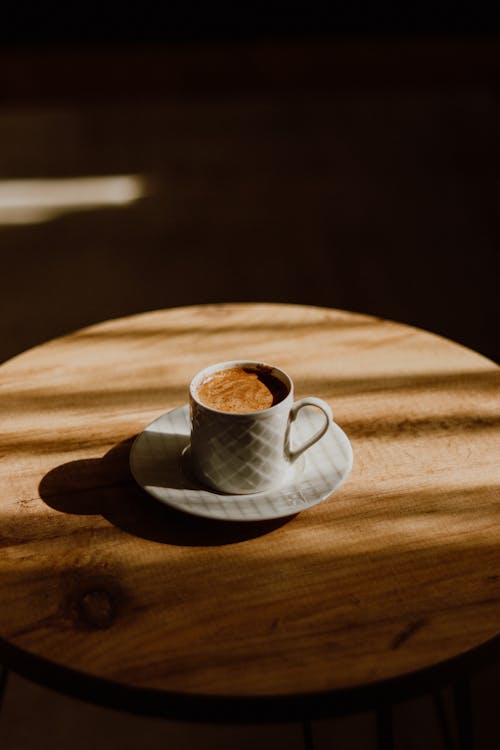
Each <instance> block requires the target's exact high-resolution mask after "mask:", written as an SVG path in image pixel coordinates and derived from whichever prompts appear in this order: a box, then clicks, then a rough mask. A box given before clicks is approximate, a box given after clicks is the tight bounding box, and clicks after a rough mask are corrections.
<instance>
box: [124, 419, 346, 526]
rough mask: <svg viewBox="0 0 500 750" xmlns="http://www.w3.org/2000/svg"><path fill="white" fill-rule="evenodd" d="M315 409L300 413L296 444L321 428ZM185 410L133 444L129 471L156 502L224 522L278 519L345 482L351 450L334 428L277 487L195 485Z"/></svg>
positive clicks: (295, 427) (315, 501)
mask: <svg viewBox="0 0 500 750" xmlns="http://www.w3.org/2000/svg"><path fill="white" fill-rule="evenodd" d="M323 419H324V417H323V415H322V414H321V412H319V411H317V410H316V409H302V410H301V411H300V412H299V414H298V417H297V419H296V421H295V422H294V425H293V436H294V442H295V443H296V444H300V443H301V442H302V441H304V440H305V439H306V438H307V437H309V436H310V435H312V434H313V433H314V432H315V430H317V429H318V428H319V426H320V425H321V424H322V423H323ZM190 429H191V426H190V420H189V407H188V406H187V405H186V406H181V407H179V408H177V409H172V410H171V411H168V412H167V413H166V414H163V415H162V416H161V417H159V418H158V419H156V420H155V421H154V422H152V423H151V424H150V425H148V427H146V428H145V430H143V432H141V433H140V434H139V435H138V436H137V437H136V439H135V441H134V443H133V445H132V448H131V451H130V468H131V471H132V475H133V477H134V479H135V480H136V482H137V483H138V484H139V485H140V486H141V487H142V488H143V489H144V490H146V492H148V493H149V494H150V495H152V496H153V497H155V498H156V499H157V500H160V502H162V503H165V505H169V506H170V507H172V508H176V509H177V510H180V511H184V512H185V513H190V514H192V515H195V516H203V517H205V518H214V519H219V520H224V521H265V520H270V519H273V518H283V517H286V516H290V515H293V514H295V513H299V512H300V511H302V510H305V509H306V508H311V507H312V506H313V505H317V504H318V503H320V502H322V501H323V500H325V499H326V498H328V497H330V495H332V493H334V492H335V491H336V490H338V488H339V487H340V486H341V485H342V484H343V483H344V482H345V480H346V479H347V477H348V476H349V473H350V471H351V468H352V462H353V455H352V447H351V444H350V442H349V439H348V437H347V435H346V434H345V432H344V431H343V430H341V428H340V427H339V426H338V425H337V424H335V423H333V424H332V425H331V427H330V428H329V429H328V431H327V433H326V434H325V435H324V437H322V438H321V440H319V441H318V442H317V443H315V444H314V445H313V446H312V447H311V448H309V449H308V450H307V451H305V453H304V454H302V456H303V460H302V461H297V462H296V465H295V464H294V468H293V471H292V472H291V474H290V475H289V476H288V477H287V478H286V479H285V481H284V482H283V484H282V485H280V486H279V487H278V488H274V489H271V490H265V491H264V492H256V493H253V494H251V495H228V494H224V493H222V492H217V491H215V490H211V489H208V488H206V487H204V486H203V485H202V484H200V483H199V482H198V481H197V480H196V478H195V477H194V475H193V474H192V473H191V470H190V466H189V450H187V449H188V446H189V436H190Z"/></svg>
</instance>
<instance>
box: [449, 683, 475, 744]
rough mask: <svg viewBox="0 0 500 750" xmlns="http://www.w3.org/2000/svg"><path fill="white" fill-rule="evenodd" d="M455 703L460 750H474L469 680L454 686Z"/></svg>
mask: <svg viewBox="0 0 500 750" xmlns="http://www.w3.org/2000/svg"><path fill="white" fill-rule="evenodd" d="M453 703H454V708H455V716H456V722H457V729H458V747H459V749H460V750H472V748H473V746H474V742H473V724H472V706H471V697H470V682H469V680H468V679H467V678H464V679H462V680H459V681H457V682H455V683H454V684H453Z"/></svg>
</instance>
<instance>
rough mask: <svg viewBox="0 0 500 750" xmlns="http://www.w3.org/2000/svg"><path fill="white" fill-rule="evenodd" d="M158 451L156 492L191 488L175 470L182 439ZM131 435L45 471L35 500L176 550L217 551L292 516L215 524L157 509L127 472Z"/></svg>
mask: <svg viewBox="0 0 500 750" xmlns="http://www.w3.org/2000/svg"><path fill="white" fill-rule="evenodd" d="M165 437H166V436H165V435H163V439H162V447H163V449H164V450H165V463H164V464H163V466H162V473H161V477H159V481H161V483H162V486H169V487H174V488H188V487H190V488H196V487H199V485H198V484H197V483H196V480H194V478H193V477H192V476H190V475H189V473H188V472H186V471H182V470H181V455H180V447H181V446H182V447H184V446H185V445H186V442H187V440H186V436H184V435H169V436H168V441H167V442H165ZM135 438H136V435H133V436H132V437H130V438H128V439H126V440H123V441H121V442H120V443H117V444H116V445H115V446H113V448H111V449H110V450H109V451H108V452H107V453H106V454H105V455H104V456H102V457H100V458H92V459H82V460H79V461H69V462H67V463H64V464H61V465H59V466H56V467H55V468H53V469H51V470H50V471H49V472H48V473H47V474H45V476H44V477H43V478H42V480H41V482H40V484H39V488H38V489H39V494H40V497H41V499H42V500H43V501H44V502H45V503H46V504H47V505H48V506H49V507H51V508H53V509H54V510H56V511H58V512H60V513H69V514H72V515H80V516H87V515H101V516H103V518H105V519H106V520H107V521H109V523H111V524H113V525H114V526H115V527H117V528H118V529H121V530H122V531H124V532H126V533H128V534H131V535H133V536H136V537H140V538H142V539H147V540H149V541H154V542H159V543H162V544H170V545H177V546H220V545H225V544H235V543H237V542H241V541H245V540H248V539H252V538H255V537H259V536H262V535H264V534H268V533H270V532H271V531H273V530H274V529H276V528H279V527H280V526H283V525H284V524H286V523H287V522H288V521H289V520H290V519H291V518H292V517H293V516H289V517H287V518H278V519H272V520H267V521H242V522H239V521H219V520H215V519H209V518H203V517H199V516H192V515H189V514H187V513H182V512H181V511H178V510H175V509H174V508H170V507H168V506H166V505H163V503H161V502H160V501H159V500H156V499H155V498H153V497H151V496H150V495H149V494H148V493H147V492H145V491H144V490H143V489H142V488H141V487H139V485H138V484H137V483H136V482H135V480H134V478H133V476H132V474H131V471H130V466H129V457H130V449H131V447H132V444H133V442H134V440H135Z"/></svg>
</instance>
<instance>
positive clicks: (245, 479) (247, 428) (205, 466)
mask: <svg viewBox="0 0 500 750" xmlns="http://www.w3.org/2000/svg"><path fill="white" fill-rule="evenodd" d="M233 367H244V368H262V367H264V368H266V370H267V371H268V372H269V373H270V374H271V375H272V376H274V377H275V378H278V379H279V380H280V381H281V382H282V383H284V384H285V386H286V392H287V395H286V397H285V398H284V399H283V400H282V401H279V402H278V403H276V404H274V405H273V406H270V407H269V408H268V409H263V410H262V411H253V412H246V413H244V414H238V413H232V412H224V411H218V410H216V409H213V408H211V407H209V406H206V405H205V404H204V403H202V401H201V400H200V398H199V396H198V388H199V387H200V385H201V384H202V383H203V382H204V381H205V380H206V379H207V378H209V377H210V376H211V375H213V374H215V373H216V372H220V371H221V370H227V369H231V368H233ZM189 404H190V413H191V445H190V460H191V466H192V469H193V471H194V472H195V474H196V476H197V477H198V479H199V480H200V481H201V482H202V483H203V484H205V485H208V486H209V487H211V488H212V489H215V490H218V491H220V492H225V493H229V494H249V493H252V492H261V491H262V490H267V489H270V488H273V487H278V486H279V485H280V484H282V483H283V482H284V481H285V480H286V479H287V478H288V477H289V476H290V475H291V473H292V467H293V464H294V462H295V461H296V460H297V458H298V457H299V456H300V455H302V454H303V453H304V451H306V450H307V449H308V448H310V447H311V446H312V445H314V443H316V442H317V441H318V440H320V438H322V437H323V435H324V434H325V433H326V431H327V430H328V428H329V427H330V425H331V423H332V421H333V416H332V411H331V409H330V406H329V405H328V404H327V403H326V401H323V400H322V399H320V398H316V397H314V396H309V397H307V398H302V399H300V400H299V401H295V402H294V400H293V382H292V379H291V378H290V376H289V375H287V374H286V372H284V371H283V370H280V369H279V368H277V367H273V366H272V365H266V364H265V363H263V362H255V361H248V360H234V361H231V362H221V363H219V364H215V365H211V366H210V367H206V368H205V369H203V370H201V371H200V372H198V374H197V375H195V376H194V378H193V380H192V381H191V384H190V387H189ZM306 406H309V407H316V408H318V409H320V410H321V411H322V412H323V414H324V417H325V420H324V424H323V425H322V426H321V428H320V429H319V430H317V431H316V432H315V433H314V434H313V435H311V436H310V437H309V438H308V439H307V440H306V441H305V442H304V443H303V444H302V445H300V446H299V447H297V448H293V449H292V447H291V443H292V437H293V435H292V433H293V427H292V425H293V422H294V420H295V418H296V417H297V414H298V413H299V411H300V410H301V409H303V408H304V407H306Z"/></svg>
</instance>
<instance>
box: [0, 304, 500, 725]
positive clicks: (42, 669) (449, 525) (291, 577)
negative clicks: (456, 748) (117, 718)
mask: <svg viewBox="0 0 500 750" xmlns="http://www.w3.org/2000/svg"><path fill="white" fill-rule="evenodd" d="M246 357H248V358H251V359H258V360H262V361H265V362H270V363H273V364H276V365H277V366H279V367H281V368H284V369H285V370H286V371H288V372H289V373H290V375H291V376H292V377H293V378H294V380H295V384H296V396H297V397H301V396H307V395H316V396H319V397H321V398H323V399H325V400H327V401H328V402H329V403H330V405H331V407H332V409H333V412H334V415H335V419H336V422H337V423H338V424H339V425H340V426H341V427H342V429H343V430H344V431H345V432H346V434H347V435H348V436H349V439H350V441H351V444H352V447H353V450H354V467H353V470H352V473H351V475H350V477H349V478H348V480H347V481H346V483H345V484H344V485H343V486H342V487H341V488H340V489H339V490H338V491H337V492H335V493H334V494H332V495H331V496H330V497H329V498H328V499H326V500H325V501H323V502H321V503H319V504H318V505H316V506H315V507H312V508H309V509H308V510H305V511H303V512H302V513H297V514H295V515H293V516H290V517H287V518H280V519H274V520H270V521H262V522H250V523H244V522H241V523H238V522H236V523H234V522H223V521H213V520H208V519H204V518H198V517H195V516H191V515H188V514H184V513H182V512H179V511H176V510H172V509H170V508H168V507H166V506H165V505H162V504H161V503H160V502H158V501H157V500H155V499H154V498H152V497H150V496H149V495H148V494H147V493H146V492H144V490H142V489H141V488H140V487H139V486H138V485H137V484H136V483H135V482H134V480H133V479H132V476H131V474H130V469H129V451H130V446H131V443H132V441H133V439H134V437H135V436H136V435H137V434H138V433H140V432H141V431H142V430H143V429H144V428H145V427H146V425H148V423H150V422H151V421H153V420H154V419H156V418H157V417H159V416H160V415H161V414H163V413H165V412H167V411H168V410H171V409H173V408H176V407H179V406H182V405H184V404H185V403H186V402H187V386H188V383H189V381H190V379H191V378H192V376H193V375H194V374H195V373H196V372H197V371H198V370H199V369H201V368H202V367H204V366H206V365H208V364H211V363H213V362H218V361H223V360H228V359H238V358H246ZM499 391H500V375H499V369H498V367H497V366H496V365H495V364H493V363H492V362H491V361H489V360H487V359H485V358H484V357H482V356H480V355H478V354H477V353H475V352H472V351H470V350H468V349H465V348H463V347H462V346H459V345H457V344H455V343H452V342H450V341H448V340H445V339H443V338H440V337H439V336H435V335H433V334H430V333H427V332H424V331H421V330H418V329H415V328H411V327H408V326H405V325H400V324H397V323H393V322H388V321H385V320H380V319H377V318H373V317H369V316H365V315H358V314H352V313H347V312H342V311H338V310H329V309H323V308H315V307H305V306H298V305H272V304H224V305H208V306H197V307H186V308H177V309H172V310H165V311H158V312H152V313H145V314H141V315H135V316H132V317H128V318H122V319H119V320H112V321H108V322H105V323H101V324H99V325H95V326H92V327H90V328H86V329H84V330H80V331H77V332H76V333H73V334H71V335H68V336H65V337H63V338H60V339H57V340H53V341H50V342H48V343H46V344H43V345H41V346H39V347H36V348H34V349H32V350H30V351H28V352H26V353H24V354H22V355H20V356H18V357H16V358H15V359H13V360H11V361H9V362H7V363H6V364H4V365H3V366H2V367H0V394H1V402H2V419H1V423H0V429H1V441H0V444H1V451H0V452H1V460H0V602H1V606H0V660H1V661H3V662H4V663H5V664H7V665H8V666H10V667H12V668H13V669H14V670H16V671H18V672H20V673H22V674H24V675H26V676H28V677H30V678H32V679H35V680H38V681H42V682H44V683H46V684H49V685H51V686H53V687H56V688H58V689H61V690H64V691H65V692H68V693H71V694H76V695H80V696H83V697H86V698H90V699H91V700H94V701H98V702H101V703H103V704H106V705H111V706H118V707H121V708H125V709H127V710H131V711H137V712H143V713H148V714H162V715H166V716H172V717H177V718H188V719H203V720H213V721H218V720H226V721H229V722H233V721H240V720H241V721H247V720H248V721H253V720H259V721H260V720H262V719H265V718H267V719H273V720H277V721H280V720H286V719H289V718H291V717H295V716H297V715H304V716H305V715H308V716H322V715H327V714H330V713H332V714H333V713H336V712H340V711H343V710H348V709H351V708H360V707H362V706H366V705H368V704H369V702H370V701H372V700H375V699H377V698H380V697H381V696H385V697H390V696H391V695H394V694H396V693H397V694H398V695H401V692H400V691H404V690H406V689H407V690H413V689H415V686H419V687H423V686H424V685H426V684H430V682H431V681H435V680H437V679H441V678H443V679H444V678H445V677H446V678H447V679H448V677H449V676H450V674H452V673H453V671H454V670H462V669H465V668H466V667H469V666H470V665H472V664H475V663H477V660H478V659H480V657H481V655H487V654H489V648H490V647H491V648H495V647H496V644H497V643H498V641H497V638H496V636H497V635H498V632H499V630H500V626H499V624H500V510H499V498H500V495H499V486H500V460H499V458H500V398H499Z"/></svg>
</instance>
